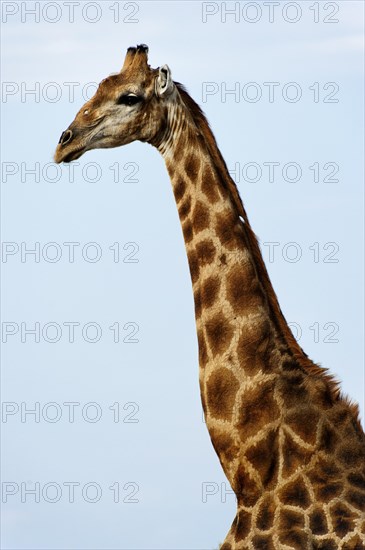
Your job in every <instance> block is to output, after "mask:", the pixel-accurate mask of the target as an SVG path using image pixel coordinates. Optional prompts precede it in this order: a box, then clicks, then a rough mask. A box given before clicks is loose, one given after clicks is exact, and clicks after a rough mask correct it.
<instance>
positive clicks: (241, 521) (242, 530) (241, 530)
mask: <svg viewBox="0 0 365 550" xmlns="http://www.w3.org/2000/svg"><path fill="white" fill-rule="evenodd" d="M250 528H251V514H249V513H248V512H246V511H245V510H240V511H239V512H238V514H237V516H236V525H235V532H234V538H235V542H240V541H241V540H244V539H245V538H246V537H247V535H248V533H249V532H250Z"/></svg>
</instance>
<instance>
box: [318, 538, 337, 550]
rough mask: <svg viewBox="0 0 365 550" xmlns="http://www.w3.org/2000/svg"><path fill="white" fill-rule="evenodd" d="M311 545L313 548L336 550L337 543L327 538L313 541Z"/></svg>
mask: <svg viewBox="0 0 365 550" xmlns="http://www.w3.org/2000/svg"><path fill="white" fill-rule="evenodd" d="M312 545H313V550H338V547H337V544H336V543H335V542H334V541H333V540H329V539H323V540H319V541H313V542H312Z"/></svg>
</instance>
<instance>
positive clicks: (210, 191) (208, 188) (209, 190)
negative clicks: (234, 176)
mask: <svg viewBox="0 0 365 550" xmlns="http://www.w3.org/2000/svg"><path fill="white" fill-rule="evenodd" d="M201 189H202V191H203V193H204V195H205V196H206V197H207V199H208V201H209V202H210V203H212V204H214V203H216V202H217V201H219V199H220V196H219V191H218V182H217V180H216V179H215V178H214V175H213V173H212V171H211V169H210V168H209V166H204V171H203V177H202V184H201Z"/></svg>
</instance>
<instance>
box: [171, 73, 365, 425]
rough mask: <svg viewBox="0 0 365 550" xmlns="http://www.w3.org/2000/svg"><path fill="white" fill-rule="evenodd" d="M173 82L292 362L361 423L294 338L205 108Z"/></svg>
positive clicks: (337, 387)
mask: <svg viewBox="0 0 365 550" xmlns="http://www.w3.org/2000/svg"><path fill="white" fill-rule="evenodd" d="M175 85H176V87H177V90H178V92H179V94H180V97H181V99H182V101H183V103H184V104H185V106H186V108H187V110H188V112H189V113H190V116H191V119H192V122H193V124H194V126H195V129H197V130H198V131H199V133H200V134H201V135H202V137H203V139H204V141H205V144H206V146H207V148H208V151H209V154H210V156H211V158H212V160H213V163H214V166H215V168H216V173H217V175H218V176H219V177H221V181H222V183H223V185H224V186H225V188H226V189H227V190H228V192H229V194H230V196H231V201H232V203H233V206H234V208H235V210H236V212H237V216H238V217H240V218H241V219H243V222H242V224H243V229H244V232H245V236H246V239H247V242H248V245H249V248H250V250H251V253H252V256H253V258H254V261H255V265H256V269H257V272H258V276H259V279H260V281H261V284H262V285H263V287H264V290H265V292H266V295H267V297H268V303H269V307H270V309H271V311H272V313H273V318H274V322H275V326H276V328H277V330H278V332H279V334H282V335H283V337H284V339H285V342H286V344H287V345H288V348H289V351H290V353H291V354H292V358H293V362H294V363H295V364H296V365H297V366H299V368H301V370H303V371H304V372H306V373H307V374H309V375H310V376H311V377H312V379H317V380H319V381H323V382H325V384H326V387H327V388H328V390H329V394H330V395H329V397H330V399H331V401H332V402H333V403H334V402H335V401H339V400H343V401H345V402H346V403H347V404H348V405H349V407H350V410H351V412H352V415H353V417H354V420H355V422H356V423H357V425H358V426H359V427H360V420H359V407H358V405H357V403H353V402H352V401H351V400H350V399H349V398H348V397H347V396H345V395H343V394H342V392H341V390H340V383H339V381H338V380H337V379H336V378H335V377H334V376H333V375H332V374H329V373H328V369H327V368H324V367H322V366H320V365H319V364H316V363H314V362H313V361H312V360H311V359H310V358H309V357H308V355H307V354H306V353H305V352H304V351H303V349H302V348H301V347H300V345H299V344H298V342H297V340H296V339H295V338H294V335H293V333H292V331H291V329H290V327H289V325H288V323H287V321H286V319H285V317H284V314H283V312H282V310H281V308H280V305H279V300H278V298H277V295H276V293H275V290H274V288H273V286H272V283H271V280H270V277H269V274H268V271H267V268H266V265H265V262H264V260H263V257H262V254H261V250H260V246H259V240H258V238H257V236H256V235H255V233H254V231H253V230H252V228H251V225H250V222H249V220H248V216H247V214H246V211H245V208H244V206H243V203H242V199H241V197H240V194H239V191H238V189H237V185H236V184H235V182H234V181H233V179H232V177H231V176H230V174H229V171H228V168H227V165H226V162H225V160H224V158H223V156H222V154H221V152H220V151H219V148H218V145H217V142H216V139H215V137H214V134H213V132H212V130H211V128H210V125H209V122H208V120H207V118H206V116H205V114H204V111H203V110H202V108H201V107H200V106H199V105H198V104H197V103H196V102H195V101H194V99H193V98H192V97H191V96H190V95H189V93H188V91H187V90H186V88H185V87H184V86H183V85H182V84H180V83H179V82H175ZM293 366H294V365H293Z"/></svg>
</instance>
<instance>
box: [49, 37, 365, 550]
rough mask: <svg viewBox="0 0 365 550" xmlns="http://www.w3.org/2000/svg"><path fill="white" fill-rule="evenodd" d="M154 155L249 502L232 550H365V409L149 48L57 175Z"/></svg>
mask: <svg viewBox="0 0 365 550" xmlns="http://www.w3.org/2000/svg"><path fill="white" fill-rule="evenodd" d="M135 140H139V141H142V142H147V143H149V144H151V145H152V146H154V147H155V148H157V149H158V151H159V152H160V153H161V154H162V156H163V158H164V160H165V163H166V168H167V170H168V173H169V176H170V180H171V183H172V189H173V193H174V197H175V200H176V204H177V208H178V214H179V218H180V222H181V226H182V232H183V237H184V241H185V247H186V252H187V257H188V263H189V268H190V274H191V280H192V288H193V293H194V306H195V319H196V328H197V339H198V349H199V384H200V391H201V399H202V406H203V410H204V414H205V419H206V425H207V428H208V430H209V434H210V437H211V440H212V444H213V447H214V449H215V451H216V453H217V455H218V457H219V460H220V463H221V465H222V468H223V470H224V473H225V475H226V476H227V478H228V480H229V482H230V484H231V487H232V489H233V490H234V492H235V494H236V499H237V513H236V516H235V518H234V520H233V523H232V526H231V528H230V530H229V532H228V534H227V536H226V539H225V541H224V542H223V544H222V546H221V549H220V550H241V549H245V550H246V549H247V550H248V549H260V550H265V549H266V550H274V549H275V550H279V549H280V550H289V549H291V550H292V549H297V550H299V549H300V550H303V549H306V550H309V549H322V550H336V549H342V550H360V549H365V435H364V432H363V430H362V428H361V425H360V421H359V415H358V407H357V405H355V404H354V403H352V402H351V401H350V400H349V399H348V398H347V397H344V396H343V395H342V394H341V391H340V388H339V384H338V383H337V382H336V380H335V379H334V378H333V377H332V376H331V375H330V374H328V372H327V371H326V369H324V368H322V367H320V366H318V365H316V364H315V363H313V362H312V361H311V360H310V359H309V357H308V356H307V355H306V354H305V353H304V351H303V350H302V349H301V348H300V346H299V344H298V343H297V342H296V340H295V338H294V337H293V334H292V333H291V331H290V328H289V326H288V324H287V323H286V321H285V318H284V316H283V314H282V312H281V309H280V306H279V303H278V299H277V297H276V294H275V292H274V290H273V287H272V285H271V282H270V279H269V276H268V273H267V270H266V267H265V264H264V261H263V258H262V255H261V252H260V247H259V244H258V240H257V238H256V236H255V234H254V233H253V231H252V229H251V226H250V223H249V221H248V218H247V215H246V212H245V209H244V206H243V203H242V201H241V198H240V195H239V193H238V190H237V187H236V185H235V183H234V182H233V180H232V178H231V177H230V175H229V172H228V169H227V166H226V164H225V161H224V160H223V158H222V155H221V153H220V151H219V149H218V146H217V143H216V141H215V138H214V136H213V133H212V131H211V129H210V127H209V124H208V122H207V120H206V118H205V116H204V114H203V112H202V110H201V109H200V107H199V106H198V105H197V104H196V103H195V101H194V100H193V99H192V98H191V97H190V96H189V94H188V93H187V91H186V89H185V88H184V87H183V86H182V85H181V84H180V83H178V82H175V81H173V80H172V77H171V71H170V69H169V67H168V66H167V65H163V66H161V67H159V68H157V69H152V68H151V67H150V66H149V65H148V47H147V46H145V45H143V44H142V45H139V46H137V47H131V48H128V50H127V54H126V56H125V60H124V64H123V67H122V70H121V71H120V73H118V74H114V75H111V76H109V77H107V78H105V79H104V80H103V81H102V82H101V83H100V85H99V87H98V89H97V91H96V93H95V95H94V96H93V97H92V98H91V99H90V100H89V101H88V102H87V103H86V104H85V105H84V106H83V107H82V108H81V109H80V111H79V112H78V113H77V115H76V117H75V119H74V121H73V122H72V123H71V125H70V126H69V127H68V128H67V130H66V131H64V132H63V133H62V135H61V138H60V141H59V143H58V146H57V149H56V152H55V157H54V158H55V162H57V163H60V162H71V161H73V160H75V159H77V158H79V157H80V156H81V155H83V154H84V153H85V152H86V151H88V150H90V149H95V148H108V147H117V146H121V145H126V144H128V143H130V142H132V141H135Z"/></svg>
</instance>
